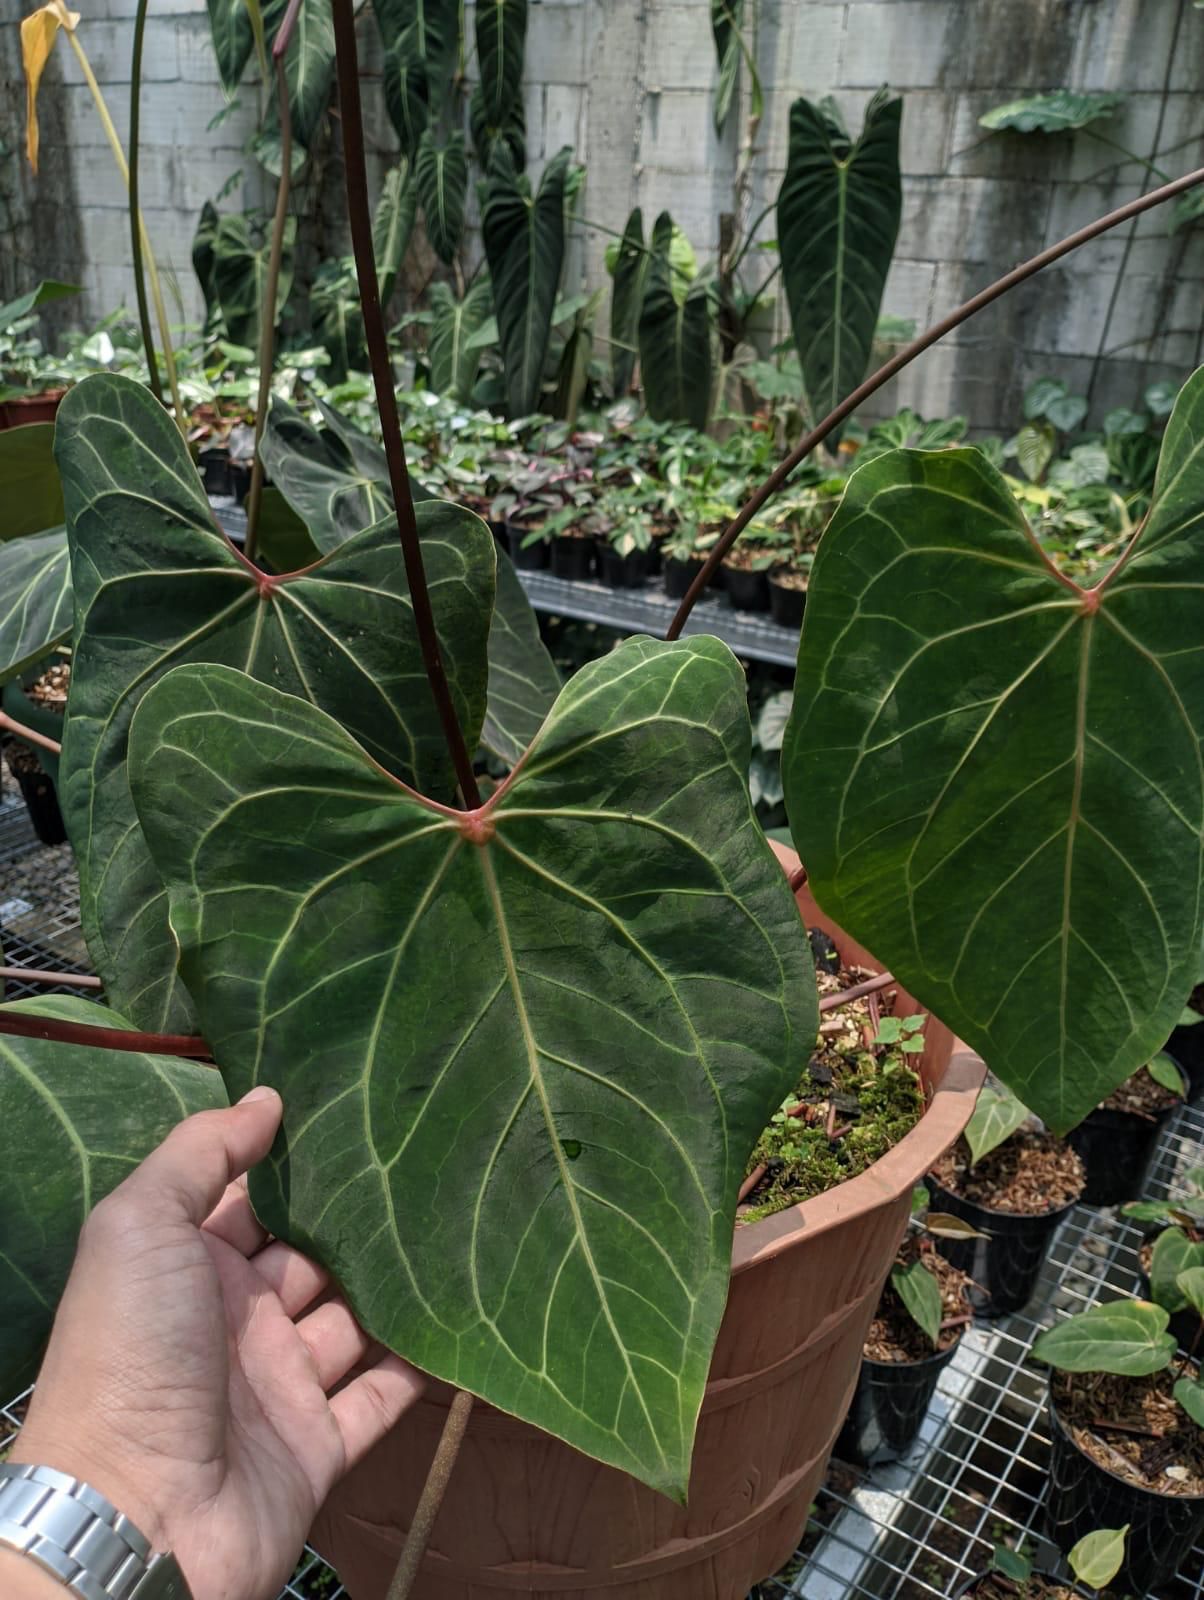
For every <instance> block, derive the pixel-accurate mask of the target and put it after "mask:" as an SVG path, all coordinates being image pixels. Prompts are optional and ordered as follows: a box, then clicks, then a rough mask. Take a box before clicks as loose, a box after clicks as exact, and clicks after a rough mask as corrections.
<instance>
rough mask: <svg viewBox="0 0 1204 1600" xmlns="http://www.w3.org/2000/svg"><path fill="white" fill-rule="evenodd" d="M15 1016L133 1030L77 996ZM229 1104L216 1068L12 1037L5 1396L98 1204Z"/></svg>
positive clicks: (31, 1006) (0, 1270)
mask: <svg viewBox="0 0 1204 1600" xmlns="http://www.w3.org/2000/svg"><path fill="white" fill-rule="evenodd" d="M3 1010H4V1011H5V1012H13V1011H17V1012H22V1013H26V1014H29V1013H33V1014H34V1015H36V1016H41V1017H56V1018H59V1019H60V1020H63V1021H67V1022H83V1023H90V1024H92V1025H93V1026H97V1027H105V1028H124V1027H128V1023H126V1021H125V1019H124V1018H123V1017H120V1016H118V1015H116V1014H115V1013H114V1012H112V1011H110V1010H109V1009H108V1008H107V1007H105V1006H99V1005H96V1004H94V1003H93V1002H92V1001H89V1000H80V999H76V998H74V997H72V996H70V995H66V996H62V995H55V996H49V995H48V996H46V997H45V998H44V999H42V998H40V999H37V1000H18V1001H16V1002H14V1003H13V1004H11V1005H6V1006H5V1007H4V1008H3ZM225 1103H226V1092H225V1089H224V1087H223V1085H222V1080H221V1076H220V1074H219V1073H217V1072H215V1071H214V1070H213V1068H212V1067H201V1066H197V1065H196V1064H195V1063H194V1062H191V1061H180V1060H173V1059H171V1058H170V1057H163V1056H147V1055H137V1054H135V1053H133V1052H132V1051H131V1052H129V1053H126V1052H124V1051H117V1050H97V1049H94V1048H92V1047H91V1046H86V1045H81V1046H71V1047H70V1048H64V1046H62V1045H60V1044H51V1043H49V1042H48V1041H46V1040H44V1039H17V1038H11V1037H6V1036H3V1035H0V1125H3V1127H4V1131H5V1139H6V1148H5V1152H4V1161H3V1162H2V1163H0V1302H2V1303H3V1305H4V1315H3V1317H0V1392H3V1393H4V1394H7V1395H14V1394H18V1393H20V1391H21V1390H22V1389H23V1388H24V1387H25V1386H26V1385H27V1384H29V1383H31V1382H32V1381H33V1379H34V1376H35V1374H36V1371H37V1365H38V1360H39V1358H40V1355H41V1350H42V1346H43V1345H44V1344H45V1342H46V1339H47V1336H48V1335H49V1333H50V1324H51V1320H52V1319H53V1317H54V1310H55V1306H56V1305H57V1304H58V1299H59V1296H60V1295H61V1294H62V1292H63V1287H64V1285H65V1284H66V1281H67V1274H68V1272H69V1271H70V1270H71V1262H72V1260H73V1258H74V1255H75V1245H76V1240H77V1238H78V1236H79V1230H80V1228H81V1227H82V1226H83V1223H84V1219H85V1218H86V1217H87V1215H88V1213H89V1211H91V1209H92V1207H93V1206H94V1205H95V1204H96V1203H97V1201H99V1200H103V1199H104V1197H105V1195H106V1194H108V1193H109V1191H110V1190H111V1189H114V1188H116V1186H117V1185H118V1184H119V1183H120V1182H121V1181H122V1179H123V1178H125V1177H128V1175H129V1173H130V1172H131V1171H132V1169H133V1168H134V1167H135V1166H137V1164H138V1162H139V1161H141V1160H142V1159H143V1157H144V1156H147V1155H149V1154H150V1152H151V1151H152V1150H153V1149H154V1147H155V1146H156V1145H157V1144H158V1143H159V1142H160V1141H161V1140H162V1139H164V1138H166V1137H167V1135H168V1133H170V1132H171V1130H172V1128H173V1127H174V1126H175V1125H176V1123H177V1122H180V1121H182V1120H183V1118H184V1117H187V1116H190V1115H191V1114H192V1113H193V1112H194V1111H205V1110H207V1109H209V1108H210V1107H214V1106H222V1105H225Z"/></svg>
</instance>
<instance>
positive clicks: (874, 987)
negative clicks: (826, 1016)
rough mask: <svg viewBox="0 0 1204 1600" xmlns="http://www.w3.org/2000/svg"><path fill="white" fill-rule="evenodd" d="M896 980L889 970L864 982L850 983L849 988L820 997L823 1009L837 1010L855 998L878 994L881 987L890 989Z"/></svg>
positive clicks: (859, 998) (820, 1007) (820, 1006)
mask: <svg viewBox="0 0 1204 1600" xmlns="http://www.w3.org/2000/svg"><path fill="white" fill-rule="evenodd" d="M894 982H895V979H894V977H893V976H892V975H891V974H890V973H889V972H880V973H879V974H878V976H877V977H876V978H867V979H866V980H865V982H864V983H854V984H850V986H849V987H848V988H847V989H841V990H840V992H839V993H838V994H824V995H820V997H819V1009H820V1010H821V1011H835V1010H836V1008H837V1007H838V1006H847V1005H849V1004H851V1002H852V1001H854V1000H861V999H863V998H864V997H865V996H866V995H867V994H877V992H878V990H879V989H889V988H890V986H891V984H892V983H894Z"/></svg>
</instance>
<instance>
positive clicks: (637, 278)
mask: <svg viewBox="0 0 1204 1600" xmlns="http://www.w3.org/2000/svg"><path fill="white" fill-rule="evenodd" d="M647 276H648V252H647V250H646V249H645V248H644V214H643V212H642V211H641V210H640V208H639V206H636V208H635V210H634V211H633V212H632V213H631V215H630V216H629V217H628V218H627V226H626V227H625V228H624V229H623V237H622V239H621V240H620V242H619V249H618V253H617V255H616V257H615V271H614V283H613V286H612V288H611V292H610V293H611V298H610V370H611V377H612V379H613V381H614V390H615V395H616V397H617V398H619V399H621V398H622V397H623V395H625V394H626V393H627V392H628V390H629V389H630V388H631V380H632V377H633V376H634V374H635V363H636V357H637V355H638V354H639V348H638V345H639V337H640V308H641V307H642V306H643V304H644V283H645V280H646V279H647Z"/></svg>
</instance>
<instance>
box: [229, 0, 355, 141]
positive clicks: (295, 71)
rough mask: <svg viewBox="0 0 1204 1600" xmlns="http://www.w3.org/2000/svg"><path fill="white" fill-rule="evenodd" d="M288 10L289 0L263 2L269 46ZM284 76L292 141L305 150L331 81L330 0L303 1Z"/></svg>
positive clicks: (332, 68) (290, 43)
mask: <svg viewBox="0 0 1204 1600" xmlns="http://www.w3.org/2000/svg"><path fill="white" fill-rule="evenodd" d="M244 3H245V0H244ZM287 10H288V0H266V3H265V5H264V7H263V28H264V33H265V35H266V37H267V42H268V44H269V45H271V44H272V43H273V42H274V41H275V38H276V34H277V33H278V32H279V30H280V25H281V23H282V22H283V21H284V16H285V13H286V11H287ZM284 77H285V82H286V83H287V85H288V103H289V113H290V116H291V118H292V127H293V138H294V139H295V140H296V141H297V143H298V144H300V145H303V146H304V147H305V148H306V149H308V148H309V146H310V144H311V143H312V142H313V138H314V135H315V134H316V133H317V131H318V124H319V122H320V121H321V120H322V117H323V116H324V115H325V112H326V107H327V105H328V104H329V101H330V86H331V82H332V81H333V78H334V17H333V14H332V12H331V9H330V0H302V3H301V9H300V10H299V11H298V13H297V21H296V25H295V27H294V29H293V36H292V38H291V39H290V40H289V47H288V52H287V54H286V55H285V58H284ZM273 121H274V116H273Z"/></svg>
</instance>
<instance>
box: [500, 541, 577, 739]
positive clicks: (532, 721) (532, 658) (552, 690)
mask: <svg viewBox="0 0 1204 1600" xmlns="http://www.w3.org/2000/svg"><path fill="white" fill-rule="evenodd" d="M559 692H560V674H559V673H558V672H557V670H556V663H555V662H554V661H553V660H552V657H551V656H550V655H549V654H548V650H547V647H546V646H545V644H544V642H543V640H542V639H541V638H540V636H539V622H538V620H537V618H536V616H535V612H534V611H533V610H532V608H531V602H530V601H529V600H528V599H527V592H526V590H525V589H524V588H523V586H522V584H521V583H520V582H519V577H518V573H517V572H516V571H515V570H514V563H513V562H512V561H511V560H510V557H509V556H508V555H506V554H505V552H504V551H502V550H499V551H498V553H497V598H496V600H495V601H494V607H493V622H492V624H491V625H490V629H489V703H488V705H487V707H486V710H485V726H484V727H483V728H482V729H481V743H482V744H484V745H485V746H486V747H487V748H488V749H490V750H492V751H493V753H494V755H496V756H500V758H501V759H502V760H503V761H506V762H509V764H510V765H511V766H513V765H514V763H515V762H516V761H517V760H518V758H519V756H521V755H522V753H523V751H524V750H525V749H526V748H527V746H528V745H529V744H530V743H531V742H532V741H533V740H534V738H535V735H536V734H537V733H538V732H539V730H540V728H541V727H542V725H543V721H544V718H545V717H546V716H547V714H548V712H549V711H551V709H552V704H553V702H554V701H555V699H556V696H557V694H559Z"/></svg>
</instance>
